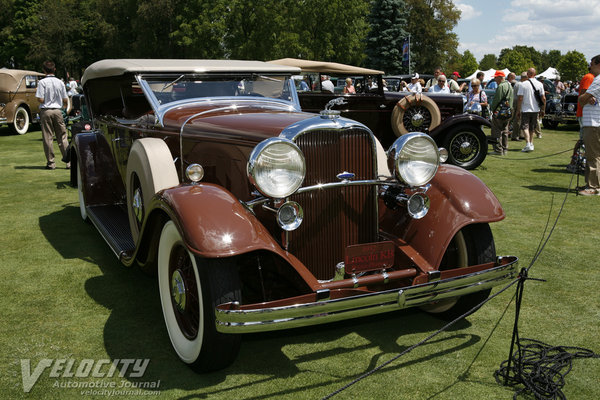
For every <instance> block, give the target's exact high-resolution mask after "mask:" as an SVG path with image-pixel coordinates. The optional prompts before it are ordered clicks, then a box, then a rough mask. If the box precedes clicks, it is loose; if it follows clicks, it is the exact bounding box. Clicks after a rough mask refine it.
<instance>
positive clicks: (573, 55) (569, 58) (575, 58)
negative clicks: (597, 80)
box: [556, 50, 589, 81]
mask: <svg viewBox="0 0 600 400" xmlns="http://www.w3.org/2000/svg"><path fill="white" fill-rule="evenodd" d="M588 65H589V63H588V61H587V60H586V59H585V56H584V55H583V54H582V53H580V52H578V51H577V50H572V51H569V52H567V54H565V55H564V56H563V57H562V58H561V60H560V62H559V63H558V65H557V66H556V69H558V71H559V72H560V77H561V79H562V80H563V81H579V80H580V79H581V77H582V76H583V75H585V74H586V73H587V72H588Z"/></svg>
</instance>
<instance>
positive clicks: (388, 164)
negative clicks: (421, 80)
mask: <svg viewBox="0 0 600 400" xmlns="http://www.w3.org/2000/svg"><path fill="white" fill-rule="evenodd" d="M298 72H299V70H298V69H297V68H294V67H286V66H281V65H276V64H269V63H264V62H258V61H233V60H224V61H220V60H132V59H125V60H102V61H99V62H96V63H94V64H92V65H91V66H90V67H88V68H87V69H86V71H85V74H84V76H83V89H84V93H85V96H86V99H87V103H88V105H89V111H90V113H91V115H92V119H93V127H92V130H91V131H89V132H81V133H79V134H78V135H76V136H75V137H74V139H73V140H74V146H72V150H71V151H72V153H71V160H72V163H73V168H72V169H71V171H72V172H71V173H72V180H73V182H74V183H75V182H76V183H77V187H78V193H79V202H80V211H81V216H82V218H83V219H86V220H90V221H91V222H92V223H93V224H94V225H95V226H96V228H97V229H98V231H99V232H100V234H101V236H102V237H103V238H104V239H105V240H106V242H107V243H108V245H109V247H110V248H111V249H112V251H113V252H114V254H115V255H116V256H117V257H118V258H119V259H120V261H121V262H122V263H123V264H125V265H126V266H130V265H134V264H137V265H139V266H140V267H141V268H142V269H143V270H145V271H147V272H151V273H154V274H156V275H157V276H158V277H157V279H158V288H159V296H160V300H161V304H162V312H163V315H164V320H165V323H166V328H167V331H168V334H169V337H170V340H171V344H172V346H173V348H174V349H175V351H176V353H177V355H178V356H179V357H180V359H181V360H183V361H184V362H185V363H187V364H189V365H190V366H192V367H193V368H194V369H196V370H198V371H210V370H215V369H219V368H223V367H226V366H227V365H229V364H230V363H232V362H233V361H234V359H235V357H236V355H237V353H238V349H239V346H240V340H241V339H240V336H241V335H240V334H243V333H249V332H264V331H272V330H278V329H288V328H294V327H300V326H307V325H315V324H323V323H328V322H332V321H338V320H343V319H349V318H356V317H361V316H366V315H372V314H377V313H383V312H388V311H394V310H399V309H402V308H406V307H415V306H420V307H423V308H424V309H425V310H426V311H428V312H431V313H436V314H438V315H440V316H443V317H445V318H453V317H455V316H457V315H461V314H462V313H463V312H465V310H468V309H470V308H472V307H474V306H476V305H477V304H479V302H480V301H482V300H483V299H485V298H487V296H488V295H489V293H490V290H491V288H492V287H493V286H495V285H500V284H503V283H504V282H506V281H508V280H510V279H511V278H512V277H513V275H514V274H515V271H516V270H515V269H516V261H517V259H516V257H496V252H495V247H494V239H493V237H492V232H491V230H490V227H489V223H491V222H495V221H499V220H501V219H503V218H504V212H503V210H502V207H501V206H500V204H499V202H498V200H497V199H496V197H495V196H494V194H493V193H492V192H491V191H490V190H489V189H488V188H487V187H486V186H485V185H484V184H483V182H482V181H481V180H479V179H478V178H476V177H475V176H474V175H472V174H471V173H469V172H468V171H466V170H464V169H462V168H458V167H455V166H452V165H440V163H439V158H440V151H439V150H438V147H437V146H436V145H435V143H434V142H433V140H432V139H431V137H430V136H428V135H426V134H424V133H409V134H406V135H402V136H401V137H399V138H397V139H396V140H395V141H394V143H393V144H392V145H391V146H390V148H389V149H388V151H387V153H386V152H385V151H384V150H383V148H382V147H381V145H380V144H379V141H378V140H377V139H376V138H375V137H374V135H373V133H372V132H371V131H370V130H369V128H367V127H366V126H365V125H363V124H361V123H358V122H355V121H352V120H349V119H346V118H342V117H340V116H339V112H336V111H331V110H325V111H323V112H322V113H321V114H320V115H319V114H310V113H306V112H302V111H301V110H300V105H299V102H298V96H297V92H296V88H295V86H294V84H293V80H292V75H293V74H297V73H298Z"/></svg>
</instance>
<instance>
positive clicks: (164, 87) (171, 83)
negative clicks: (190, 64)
mask: <svg viewBox="0 0 600 400" xmlns="http://www.w3.org/2000/svg"><path fill="white" fill-rule="evenodd" d="M184 76H185V75H180V76H179V78H177V79H175V80H174V81H173V82H169V83H165V85H164V86H163V87H162V89H160V93H162V92H163V91H164V90H165V89H167V88H170V87H171V86H173V85H174V84H176V83H177V82H179V81H180V80H182V79H183V77H184Z"/></svg>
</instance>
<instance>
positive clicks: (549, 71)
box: [536, 67, 560, 81]
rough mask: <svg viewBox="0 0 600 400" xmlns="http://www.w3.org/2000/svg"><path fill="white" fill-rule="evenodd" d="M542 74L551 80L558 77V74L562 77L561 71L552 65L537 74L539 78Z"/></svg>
mask: <svg viewBox="0 0 600 400" xmlns="http://www.w3.org/2000/svg"><path fill="white" fill-rule="evenodd" d="M541 76H543V77H544V78H545V79H550V80H551V81H553V80H554V79H556V77H557V76H558V77H559V78H560V73H559V72H558V70H557V69H556V68H552V67H550V68H548V69H547V70H545V71H544V72H540V73H539V74H537V75H536V78H538V79H539V78H540V77H541Z"/></svg>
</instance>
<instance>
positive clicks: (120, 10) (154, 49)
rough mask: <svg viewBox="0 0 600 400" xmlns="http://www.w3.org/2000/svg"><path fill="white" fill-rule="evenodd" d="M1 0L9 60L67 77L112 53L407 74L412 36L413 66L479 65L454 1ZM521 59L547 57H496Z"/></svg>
mask: <svg viewBox="0 0 600 400" xmlns="http://www.w3.org/2000/svg"><path fill="white" fill-rule="evenodd" d="M0 8H1V9H2V10H3V13H2V14H1V15H0V63H1V64H2V66H4V67H7V68H19V69H31V70H40V66H41V64H42V62H43V61H45V60H46V59H52V60H53V61H55V63H56V64H57V66H58V68H59V70H58V71H57V73H58V75H60V76H63V77H66V76H67V75H69V76H74V77H75V78H79V77H80V76H81V74H82V73H83V70H84V69H85V68H86V67H87V66H88V65H90V64H91V63H93V62H94V61H97V60H101V59H105V58H209V59H222V58H226V59H249V60H250V59H251V60H271V59H277V58H284V57H295V58H303V59H310V60H321V61H334V62H341V63H345V64H352V65H359V66H365V67H369V68H376V69H381V70H384V71H385V72H386V73H388V74H400V73H408V71H409V67H408V66H407V65H403V64H402V54H401V53H402V50H401V49H402V43H403V42H404V40H405V38H407V37H408V36H409V35H410V41H411V65H410V70H411V71H418V72H421V73H427V72H431V71H433V70H434V69H435V68H436V67H438V66H441V67H443V68H446V69H448V70H455V69H456V70H459V71H460V72H461V74H463V75H468V74H470V73H472V72H473V71H475V69H477V67H478V66H479V65H478V63H477V61H476V60H475V59H474V57H473V56H472V54H470V53H469V52H468V51H465V53H464V54H459V52H458V51H457V50H456V49H457V47H458V37H457V36H456V34H455V33H453V32H452V29H453V28H454V27H455V26H456V24H457V23H458V21H459V19H460V11H459V10H458V9H457V8H456V7H455V6H454V4H453V2H452V1H451V0H353V1H347V0H0ZM507 50H508V49H507ZM519 53H521V50H519ZM549 53H552V57H554V56H556V54H555V51H552V52H549ZM532 54H533V53H532ZM559 55H560V52H559ZM561 57H566V56H561ZM514 59H518V60H520V61H522V62H523V65H525V64H527V63H529V62H531V63H533V64H532V65H535V66H536V67H538V68H540V67H542V66H543V62H542V61H540V60H538V58H536V59H534V57H533V56H532V55H530V56H529V58H524V60H521V59H519V58H518V57H515V54H513V51H507V52H506V54H503V53H501V54H500V56H499V57H498V58H497V59H496V60H495V61H496V64H497V66H498V67H500V66H501V65H504V64H503V63H511V64H510V65H513V64H512V63H516V61H513V60H514ZM484 61H485V62H486V63H487V64H486V65H488V64H489V63H490V57H487V56H486V57H484V59H482V63H483V62H484ZM538 62H539V64H538ZM507 65H508V64H507ZM529 66H531V65H528V67H529ZM553 66H555V65H553ZM480 69H484V68H480ZM509 69H511V70H514V68H510V67H509Z"/></svg>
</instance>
